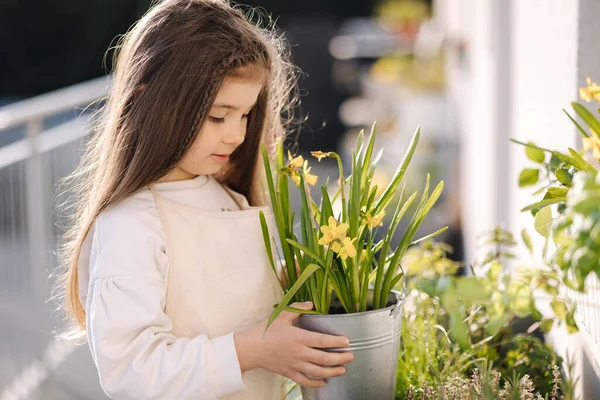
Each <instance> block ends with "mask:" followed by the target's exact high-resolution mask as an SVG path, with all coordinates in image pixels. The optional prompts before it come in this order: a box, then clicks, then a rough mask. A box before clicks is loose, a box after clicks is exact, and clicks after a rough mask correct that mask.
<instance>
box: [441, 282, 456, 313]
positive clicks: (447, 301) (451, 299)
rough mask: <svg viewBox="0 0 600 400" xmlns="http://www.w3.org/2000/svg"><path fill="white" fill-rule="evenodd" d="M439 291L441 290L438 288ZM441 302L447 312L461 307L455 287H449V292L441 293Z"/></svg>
mask: <svg viewBox="0 0 600 400" xmlns="http://www.w3.org/2000/svg"><path fill="white" fill-rule="evenodd" d="M438 290H439V288H438ZM440 300H441V301H442V305H443V306H444V308H445V309H446V310H457V309H458V308H459V307H460V304H459V301H458V300H459V299H458V294H457V293H456V289H455V288H454V286H450V287H448V289H447V290H445V291H444V292H442V293H441V295H440Z"/></svg>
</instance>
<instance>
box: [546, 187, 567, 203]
mask: <svg viewBox="0 0 600 400" xmlns="http://www.w3.org/2000/svg"><path fill="white" fill-rule="evenodd" d="M567 193H569V189H567V188H561V187H551V188H548V190H547V191H546V194H545V195H544V200H546V199H556V198H565V197H567Z"/></svg>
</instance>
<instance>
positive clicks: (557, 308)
mask: <svg viewBox="0 0 600 400" xmlns="http://www.w3.org/2000/svg"><path fill="white" fill-rule="evenodd" d="M550 305H551V306H552V310H553V311H554V314H556V316H557V317H558V318H559V319H560V320H564V319H566V318H567V315H568V314H569V310H568V309H567V305H566V304H565V302H564V301H562V300H554V301H551V302H550Z"/></svg>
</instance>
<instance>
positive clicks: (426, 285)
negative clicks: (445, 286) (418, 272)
mask: <svg viewBox="0 0 600 400" xmlns="http://www.w3.org/2000/svg"><path fill="white" fill-rule="evenodd" d="M417 286H418V287H419V289H421V291H423V293H425V294H427V295H429V296H431V297H437V296H438V295H439V293H438V291H437V281H436V280H434V279H421V280H419V281H418V283H417Z"/></svg>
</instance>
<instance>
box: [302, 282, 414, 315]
mask: <svg viewBox="0 0 600 400" xmlns="http://www.w3.org/2000/svg"><path fill="white" fill-rule="evenodd" d="M369 290H372V289H369ZM390 294H395V295H396V303H394V304H392V305H391V306H387V307H385V308H378V309H377V310H371V311H361V312H355V313H350V314H300V318H349V317H354V316H357V315H366V314H373V313H378V312H385V311H387V312H390V311H392V310H394V309H396V308H397V307H402V305H403V304H404V300H406V296H405V295H404V293H401V292H399V291H397V290H392V291H390Z"/></svg>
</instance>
